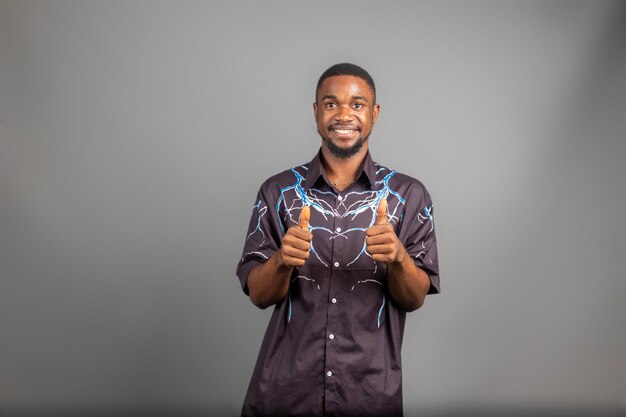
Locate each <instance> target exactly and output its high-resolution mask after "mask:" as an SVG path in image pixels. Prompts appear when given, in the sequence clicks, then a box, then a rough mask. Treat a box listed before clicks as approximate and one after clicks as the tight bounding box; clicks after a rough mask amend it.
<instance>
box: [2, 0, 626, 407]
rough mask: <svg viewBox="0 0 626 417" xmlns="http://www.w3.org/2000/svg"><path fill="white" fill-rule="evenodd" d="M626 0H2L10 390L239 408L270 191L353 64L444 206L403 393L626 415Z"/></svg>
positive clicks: (378, 154)
mask: <svg viewBox="0 0 626 417" xmlns="http://www.w3.org/2000/svg"><path fill="white" fill-rule="evenodd" d="M625 4H626V3H624V2H622V1H615V2H610V1H588V2H582V1H573V2H554V1H551V2H516V3H513V2H495V1H493V2H487V1H480V2H476V1H475V2H465V1H455V2H450V1H443V2H441V1H437V2H407V3H384V4H383V2H363V1H360V2H349V1H334V2H320V1H316V2H299V3H297V2H288V1H285V2H275V1H273V2H228V3H227V2H223V3H222V2H190V1H184V2H181V1H176V2H174V1H170V2H161V1H128V2H126V1H106V2H104V1H103V2H90V1H49V2H32V1H20V2H17V1H0V121H1V122H0V413H3V414H2V415H6V416H11V415H18V414H20V413H27V412H29V410H30V411H33V410H40V411H41V410H46V411H48V412H52V411H53V410H59V411H61V412H63V411H64V410H65V411H68V410H69V411H71V410H74V411H76V410H92V411H93V410H106V409H116V410H118V411H120V410H138V409H141V410H146V409H153V410H161V411H163V410H172V413H173V412H174V411H176V410H177V411H178V412H179V413H180V412H181V411H182V410H188V411H189V410H197V411H202V410H204V411H211V412H213V413H214V414H216V413H217V412H218V411H219V412H221V413H224V414H233V415H235V414H236V413H237V412H238V411H239V409H240V405H241V402H242V400H243V396H244V394H245V390H246V387H247V384H248V381H249V377H250V375H251V372H252V368H253V365H254V361H255V359H256V355H257V352H258V349H259V346H260V343H261V339H262V336H263V333H264V330H265V326H266V323H267V321H268V318H269V315H270V314H271V309H268V310H265V311H261V310H258V309H256V307H254V306H253V305H252V304H251V303H250V302H249V300H248V299H247V298H246V297H245V296H244V294H243V292H242V291H241V289H240V287H239V283H238V281H237V279H236V277H235V275H234V270H235V266H236V263H237V260H238V258H239V256H240V254H241V249H242V246H243V241H244V237H245V231H246V227H247V223H248V220H249V216H250V214H251V208H252V204H253V202H254V201H253V200H254V197H255V194H256V191H257V189H258V187H259V185H260V184H261V182H262V181H263V180H264V179H265V178H267V177H268V176H270V175H272V174H274V173H277V172H279V171H281V170H283V169H286V168H288V167H290V166H294V165H297V164H301V163H304V162H307V161H309V160H310V159H311V158H312V157H313V155H314V153H315V152H316V151H317V149H318V147H319V143H320V139H319V137H318V135H317V133H316V129H315V123H314V119H313V113H312V102H313V98H314V96H313V93H314V87H315V83H316V81H317V78H318V76H319V75H320V74H321V72H322V71H323V70H324V69H326V68H327V67H328V66H330V65H332V64H334V63H336V62H342V61H349V62H354V63H357V64H359V65H362V66H364V67H365V68H366V69H368V70H369V71H370V72H371V74H372V75H373V77H374V79H375V80H376V82H377V87H378V98H379V102H380V104H381V113H380V118H379V123H378V124H377V125H376V126H375V128H374V133H373V135H372V137H371V138H370V149H371V150H372V154H373V156H374V159H375V160H377V161H378V162H380V163H383V164H385V165H388V166H391V167H393V168H395V169H397V170H399V171H402V172H405V173H407V174H409V175H412V176H414V177H417V178H419V179H421V180H422V181H423V182H424V183H425V184H426V185H427V187H428V189H429V190H430V192H431V194H432V196H433V198H434V201H435V207H436V209H435V210H436V217H435V221H436V225H437V233H438V241H439V253H440V264H441V279H442V294H441V295H437V296H431V297H428V298H427V300H426V303H425V305H424V307H423V308H422V309H420V310H418V311H417V312H415V313H412V314H410V315H409V317H408V320H407V329H406V333H405V343H404V347H403V360H404V383H405V386H404V396H405V410H406V414H407V415H408V416H414V415H417V414H418V413H420V412H421V413H422V414H420V415H426V414H428V413H430V414H432V415H441V414H442V413H452V412H453V411H454V410H457V411H459V414H460V415H467V413H468V412H469V411H468V410H484V411H485V412H488V411H489V410H491V411H493V410H500V411H498V412H502V410H507V411H509V412H510V413H514V412H520V413H523V412H525V410H526V411H527V410H535V412H539V411H538V410H547V411H546V412H547V413H550V412H552V413H553V414H554V413H561V412H562V413H566V414H567V413H574V411H573V410H576V412H581V413H584V412H588V413H589V414H590V415H600V414H599V413H604V414H605V415H619V414H621V412H620V410H622V412H623V411H624V410H626V309H625V308H624V299H625V296H626V280H625V279H624V278H625V277H624V275H625V274H624V271H625V269H626V261H625V259H626V256H625V255H626V253H625V248H626V220H625V219H624V212H625V203H626V192H625V186H624V181H625V180H626V168H624V163H623V160H624V159H625V157H626V144H625V142H626V141H625V139H624V136H625V132H626V122H625V116H626V49H625V45H626V7H625ZM108 407H109V408H108ZM143 407H148V408H143ZM568 410H570V411H568ZM33 412H35V411H33ZM477 412H478V411H477ZM493 412H494V413H496V414H497V415H502V414H498V412H496V411H493ZM437 413H439V414H437ZM570 415H572V414H570Z"/></svg>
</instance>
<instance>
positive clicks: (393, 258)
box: [365, 198, 408, 264]
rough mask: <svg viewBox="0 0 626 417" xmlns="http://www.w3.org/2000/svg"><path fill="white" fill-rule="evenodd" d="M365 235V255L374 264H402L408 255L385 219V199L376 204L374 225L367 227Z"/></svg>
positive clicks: (391, 226)
mask: <svg viewBox="0 0 626 417" xmlns="http://www.w3.org/2000/svg"><path fill="white" fill-rule="evenodd" d="M365 235H366V238H365V244H366V250H367V253H369V254H370V255H371V257H372V259H373V260H375V261H376V262H385V263H387V264H390V263H402V261H403V259H404V257H405V256H407V255H408V254H407V252H406V249H404V245H402V242H400V239H398V236H396V232H395V231H394V230H393V225H392V224H391V223H389V219H388V218H387V199H384V198H383V199H382V200H380V203H378V208H377V209H376V224H374V225H373V226H371V227H369V228H368V229H367V230H366V231H365Z"/></svg>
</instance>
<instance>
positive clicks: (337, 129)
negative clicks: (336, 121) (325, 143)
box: [330, 126, 359, 138]
mask: <svg viewBox="0 0 626 417" xmlns="http://www.w3.org/2000/svg"><path fill="white" fill-rule="evenodd" d="M330 131H331V132H332V133H334V134H335V136H338V137H339V138H343V137H345V138H351V137H353V136H354V135H355V134H356V133H357V132H358V131H359V129H358V128H357V127H356V126H333V127H331V128H330Z"/></svg>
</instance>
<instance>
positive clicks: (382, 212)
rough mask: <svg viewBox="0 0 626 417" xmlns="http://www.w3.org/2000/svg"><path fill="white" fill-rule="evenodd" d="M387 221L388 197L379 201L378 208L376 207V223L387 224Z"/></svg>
mask: <svg viewBox="0 0 626 417" xmlns="http://www.w3.org/2000/svg"><path fill="white" fill-rule="evenodd" d="M387 222H388V219H387V199H386V198H383V199H382V200H380V202H379V203H378V209H376V224H385V223H387Z"/></svg>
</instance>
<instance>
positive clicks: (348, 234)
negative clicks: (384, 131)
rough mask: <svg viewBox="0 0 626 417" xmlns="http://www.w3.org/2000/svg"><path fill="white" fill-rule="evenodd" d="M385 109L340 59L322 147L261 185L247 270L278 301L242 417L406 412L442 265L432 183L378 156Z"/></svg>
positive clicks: (322, 108) (321, 121) (326, 105)
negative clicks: (407, 371)
mask: <svg viewBox="0 0 626 417" xmlns="http://www.w3.org/2000/svg"><path fill="white" fill-rule="evenodd" d="M379 108H380V107H379V105H378V104H376V89H375V85H374V81H373V80H372V78H371V77H370V75H369V74H368V73H367V72H366V71H365V70H364V69H362V68H360V67H358V66H356V65H353V64H337V65H334V66H332V67H330V68H329V69H328V70H326V71H325V72H324V73H323V74H322V76H321V77H320V79H319V81H318V84H317V89H316V96H315V103H314V104H313V112H314V115H315V120H316V121H317V129H318V132H319V134H320V136H321V137H322V145H321V149H320V151H319V153H318V154H317V155H316V156H315V158H313V160H312V161H311V162H309V163H307V164H305V165H301V166H298V167H296V168H292V169H290V170H287V171H284V172H282V173H280V174H278V175H275V176H273V177H271V178H269V179H268V180H267V181H265V182H264V183H263V185H262V186H261V189H260V190H259V193H258V196H257V199H256V201H255V205H254V207H253V213H252V218H251V220H250V227H249V230H248V233H247V237H246V242H245V246H244V250H243V256H242V258H241V261H240V262H239V265H238V267H237V275H238V277H239V279H240V280H241V285H242V287H243V290H244V292H245V293H246V294H248V295H249V296H250V299H251V301H252V302H253V303H254V304H255V305H257V306H258V307H260V308H267V307H269V306H271V305H275V308H274V312H273V314H272V317H271V319H270V322H269V325H268V328H267V331H266V333H265V337H264V339H263V344H262V346H261V351H260V353H259V357H258V359H257V363H256V367H255V369H254V373H253V375H252V379H251V381H250V385H249V388H248V392H247V395H246V399H245V402H244V405H243V410H242V415H243V416H387V417H388V416H401V415H402V374H401V360H400V348H401V344H402V336H403V332H404V322H405V316H406V312H410V311H413V310H416V309H418V308H419V307H421V306H422V304H423V303H424V298H425V296H426V294H429V293H438V292H439V272H438V263H437V246H436V241H435V232H434V228H433V227H434V226H433V218H432V214H433V212H432V204H431V199H430V196H429V194H428V192H427V191H426V189H425V187H424V186H423V185H422V184H421V183H420V182H419V181H417V180H416V179H413V178H411V177H409V176H406V175H403V174H400V173H398V172H396V171H393V170H391V169H389V168H386V167H384V166H382V165H379V164H377V163H375V162H373V161H372V159H371V157H370V154H369V151H368V139H369V136H370V133H371V131H372V127H373V125H374V123H376V120H377V118H378V113H379Z"/></svg>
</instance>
